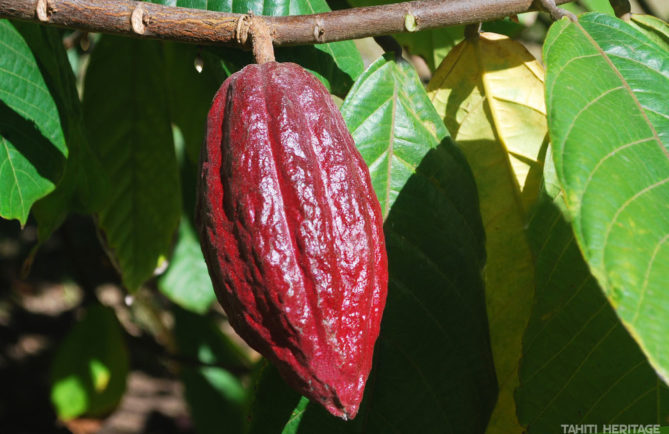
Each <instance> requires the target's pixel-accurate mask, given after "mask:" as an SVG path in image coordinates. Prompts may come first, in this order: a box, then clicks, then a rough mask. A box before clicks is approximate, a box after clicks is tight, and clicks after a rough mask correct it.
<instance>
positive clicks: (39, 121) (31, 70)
mask: <svg viewBox="0 0 669 434" xmlns="http://www.w3.org/2000/svg"><path fill="white" fill-rule="evenodd" d="M0 45H2V47H3V51H4V54H3V56H2V59H1V62H2V63H0V78H1V79H0V96H1V97H2V98H1V99H2V101H3V102H4V103H5V104H6V105H7V106H8V107H9V108H11V109H12V110H14V111H15V112H17V113H18V114H20V115H21V116H22V117H23V118H25V119H26V120H28V121H31V122H34V123H35V126H36V127H37V129H38V130H39V131H40V133H42V134H43V135H44V137H46V138H47V139H49V141H50V142H51V143H52V144H53V146H55V147H56V149H58V151H60V153H61V154H63V155H64V156H67V147H66V145H65V137H64V135H63V130H62V128H61V125H60V119H59V117H58V109H57V108H56V103H55V102H54V100H53V97H52V96H51V94H50V93H49V89H48V88H47V85H46V83H45V82H44V78H43V77H42V74H41V72H40V70H39V67H38V66H37V62H36V61H35V57H34V56H33V54H32V53H31V51H30V47H28V44H26V42H25V41H24V40H23V38H22V37H21V35H20V34H19V33H18V31H17V30H16V29H15V28H14V26H13V25H12V24H11V23H10V22H9V21H8V20H0Z"/></svg>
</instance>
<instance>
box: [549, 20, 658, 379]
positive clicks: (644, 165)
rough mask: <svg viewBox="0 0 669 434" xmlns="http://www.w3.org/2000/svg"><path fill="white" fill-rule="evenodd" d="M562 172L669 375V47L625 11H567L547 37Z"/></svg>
mask: <svg viewBox="0 0 669 434" xmlns="http://www.w3.org/2000/svg"><path fill="white" fill-rule="evenodd" d="M544 59H546V65H547V77H546V89H547V90H546V95H547V107H548V121H549V128H550V134H551V142H552V143H553V146H554V152H553V159H554V162H555V168H556V174H557V178H558V180H559V182H560V184H561V186H562V189H563V190H564V192H565V202H566V205H567V208H568V211H569V217H570V220H571V223H572V226H573V229H574V233H575V235H576V240H577V242H578V244H579V247H580V248H581V250H582V251H583V254H584V257H585V259H586V261H587V263H588V265H589V266H590V270H591V272H592V274H593V275H594V276H595V277H596V278H597V281H598V282H599V284H600V286H601V288H602V290H603V291H604V293H605V294H606V296H607V298H608V299H609V302H610V303H611V304H612V305H613V306H614V308H615V309H616V311H617V313H618V316H619V317H620V319H621V320H622V321H623V324H624V325H625V326H626V327H627V329H628V330H629V332H630V333H631V334H632V336H634V338H635V339H636V340H637V342H638V343H639V345H640V346H641V348H642V350H643V351H644V353H645V354H646V356H647V357H648V359H649V360H650V362H651V364H652V365H653V367H654V368H655V369H656V370H657V371H658V373H659V374H660V376H661V377H662V378H663V379H664V381H665V382H667V381H669V333H668V332H667V331H668V330H669V292H667V290H666V289H667V287H669V272H668V271H667V270H669V242H668V241H669V150H668V149H667V146H668V145H669V105H667V104H666V102H667V92H666V90H667V89H668V88H669V53H668V52H666V51H663V50H661V49H660V48H659V47H658V46H657V44H655V43H653V42H652V41H651V40H650V39H648V38H647V37H646V36H645V35H643V34H642V33H640V32H639V31H638V30H636V29H635V28H633V27H632V26H630V25H629V24H626V23H624V22H623V21H621V20H618V19H616V18H612V17H609V16H606V15H602V14H597V13H591V14H586V15H584V16H582V17H581V18H580V20H579V22H578V23H572V22H570V21H568V20H561V21H559V22H557V23H555V24H554V25H553V26H552V28H551V30H550V31H549V34H548V36H547V38H546V44H545V46H544Z"/></svg>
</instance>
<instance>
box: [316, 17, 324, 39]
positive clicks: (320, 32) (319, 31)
mask: <svg viewBox="0 0 669 434" xmlns="http://www.w3.org/2000/svg"><path fill="white" fill-rule="evenodd" d="M314 41H316V42H325V29H324V28H323V21H322V20H320V19H318V20H316V24H315V25H314Z"/></svg>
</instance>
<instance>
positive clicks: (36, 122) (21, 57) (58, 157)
mask: <svg viewBox="0 0 669 434" xmlns="http://www.w3.org/2000/svg"><path fill="white" fill-rule="evenodd" d="M0 46H1V47H2V52H3V54H2V56H0V192H1V193H2V194H0V216H2V217H3V218H6V219H18V220H19V221H20V222H21V224H25V222H26V220H27V218H28V213H29V212H30V208H31V207H32V205H33V204H34V203H35V201H37V200H38V199H40V198H42V197H44V196H45V195H47V194H48V193H49V192H51V191H52V190H53V189H54V188H55V185H56V183H57V182H58V180H59V179H60V177H61V175H62V171H63V168H64V164H65V158H66V157H67V154H68V150H67V147H66V145H65V138H64V136H63V130H62V128H61V124H60V118H59V115H58V108H57V107H56V103H55V101H54V98H53V96H52V94H51V93H50V91H49V88H48V87H47V84H46V83H45V81H44V77H43V76H42V72H41V71H40V68H39V66H38V64H37V61H36V60H35V56H33V54H32V52H31V50H30V47H29V46H28V44H27V43H26V41H25V40H24V39H23V37H22V36H21V34H20V33H19V32H18V31H17V30H16V29H15V28H14V26H13V25H12V24H11V23H10V22H9V21H7V20H0Z"/></svg>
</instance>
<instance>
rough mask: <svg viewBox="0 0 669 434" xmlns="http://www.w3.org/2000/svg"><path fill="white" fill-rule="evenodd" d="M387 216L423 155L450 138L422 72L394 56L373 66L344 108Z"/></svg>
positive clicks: (342, 109) (348, 123)
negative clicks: (431, 99)
mask: <svg viewBox="0 0 669 434" xmlns="http://www.w3.org/2000/svg"><path fill="white" fill-rule="evenodd" d="M341 112H342V115H343V116H344V120H345V121H346V125H347V126H348V128H349V130H350V131H351V134H352V135H353V139H354V140H355V144H356V146H357V147H358V150H359V151H360V153H361V154H362V156H363V158H364V159H365V161H366V162H367V165H368V166H369V171H370V174H371V177H372V184H373V185H374V190H375V191H376V193H377V196H378V197H379V201H380V202H381V210H382V212H383V215H384V217H386V216H387V215H388V213H389V211H390V208H391V206H392V204H393V203H394V201H395V199H396V198H397V195H398V194H399V192H400V191H401V190H402V188H403V187H404V185H405V183H406V182H407V180H408V179H409V178H410V177H411V175H412V174H413V173H415V170H416V167H417V166H418V164H419V163H420V161H421V159H422V158H423V156H424V155H425V154H426V153H427V152H428V151H429V150H430V149H433V148H435V147H436V146H437V145H438V144H439V142H440V140H441V139H443V138H444V137H445V136H446V129H445V128H444V125H443V123H442V122H441V120H440V119H439V117H438V116H437V114H436V113H435V111H434V108H433V107H432V104H431V103H430V101H429V100H428V98H427V95H426V94H425V90H424V88H423V85H422V83H421V82H420V79H419V78H418V75H417V74H416V71H415V70H414V69H413V67H412V66H411V65H409V64H408V63H406V62H405V61H400V62H395V61H394V60H392V56H391V55H386V56H384V57H382V58H379V59H378V60H377V61H376V62H374V63H373V64H372V65H370V66H369V67H368V68H367V70H366V71H365V73H364V74H363V75H361V76H360V78H359V79H358V81H356V83H355V84H354V85H353V88H352V89H351V91H350V93H349V95H348V96H347V97H346V100H344V104H343V105H342V107H341Z"/></svg>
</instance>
